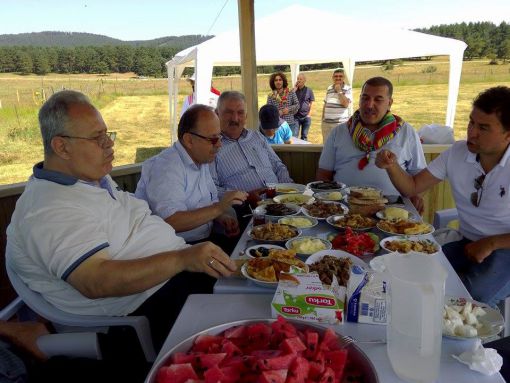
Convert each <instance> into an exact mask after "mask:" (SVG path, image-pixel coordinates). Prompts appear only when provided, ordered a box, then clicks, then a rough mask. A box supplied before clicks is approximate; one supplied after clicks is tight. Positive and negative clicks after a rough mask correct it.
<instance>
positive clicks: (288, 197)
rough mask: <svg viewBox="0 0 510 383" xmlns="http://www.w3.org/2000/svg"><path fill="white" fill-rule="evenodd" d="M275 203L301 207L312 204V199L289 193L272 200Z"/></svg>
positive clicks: (309, 196)
mask: <svg viewBox="0 0 510 383" xmlns="http://www.w3.org/2000/svg"><path fill="white" fill-rule="evenodd" d="M273 200H274V202H276V203H292V204H294V205H303V204H305V203H308V202H313V201H314V198H313V197H312V196H311V195H306V194H299V193H290V194H280V195H277V196H276V197H274V198H273Z"/></svg>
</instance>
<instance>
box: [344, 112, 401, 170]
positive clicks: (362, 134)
mask: <svg viewBox="0 0 510 383" xmlns="http://www.w3.org/2000/svg"><path fill="white" fill-rule="evenodd" d="M403 123H404V120H402V119H401V118H400V117H399V116H397V115H396V114H392V113H390V112H388V113H386V115H385V116H384V117H383V119H382V120H381V122H379V127H378V128H377V130H376V131H375V132H372V131H371V130H370V129H368V128H365V127H364V126H363V123H362V122H361V118H360V114H359V110H357V111H356V112H355V113H354V114H353V115H352V117H351V118H350V119H349V121H347V126H348V128H349V133H350V135H351V137H352V142H353V144H354V146H356V148H358V149H359V150H361V151H362V152H365V155H364V156H363V158H362V159H361V160H359V162H358V168H359V169H360V170H363V169H364V168H365V166H367V165H368V160H369V159H370V152H373V151H374V150H377V149H379V148H381V147H382V146H383V145H384V144H386V143H387V142H389V141H391V140H392V139H393V137H395V135H396V134H397V133H398V131H399V130H400V128H401V127H402V125H403Z"/></svg>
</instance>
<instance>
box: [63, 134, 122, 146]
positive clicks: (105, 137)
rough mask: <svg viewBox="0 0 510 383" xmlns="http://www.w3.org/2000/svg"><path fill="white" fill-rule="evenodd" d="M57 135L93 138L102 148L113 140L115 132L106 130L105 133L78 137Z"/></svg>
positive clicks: (85, 138)
mask: <svg viewBox="0 0 510 383" xmlns="http://www.w3.org/2000/svg"><path fill="white" fill-rule="evenodd" d="M58 137H63V138H77V139H80V140H93V141H96V142H97V144H98V145H99V147H100V148H104V147H105V146H106V145H107V144H108V143H109V140H111V141H115V138H116V137H117V132H106V133H104V134H101V135H99V136H97V137H78V136H65V135H60V136H58Z"/></svg>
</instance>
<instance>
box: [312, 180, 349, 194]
mask: <svg viewBox="0 0 510 383" xmlns="http://www.w3.org/2000/svg"><path fill="white" fill-rule="evenodd" d="M306 186H307V187H309V188H310V189H312V191H313V192H314V193H318V192H323V191H327V192H332V191H340V190H342V189H344V188H345V187H346V186H347V185H346V184H344V183H342V182H336V181H314V182H310V183H309V184H307V185H306Z"/></svg>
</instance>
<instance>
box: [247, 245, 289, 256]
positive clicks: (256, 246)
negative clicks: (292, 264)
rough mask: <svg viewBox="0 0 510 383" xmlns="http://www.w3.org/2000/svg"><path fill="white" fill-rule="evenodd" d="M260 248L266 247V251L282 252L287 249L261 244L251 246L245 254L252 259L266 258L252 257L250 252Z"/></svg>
mask: <svg viewBox="0 0 510 383" xmlns="http://www.w3.org/2000/svg"><path fill="white" fill-rule="evenodd" d="M259 247H264V248H266V249H280V250H285V247H282V246H278V245H270V244H259V245H255V246H250V247H248V248H247V249H246V250H245V251H244V253H245V254H246V256H248V257H250V258H264V257H254V256H253V255H251V253H250V251H251V250H256V249H258V248H259Z"/></svg>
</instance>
